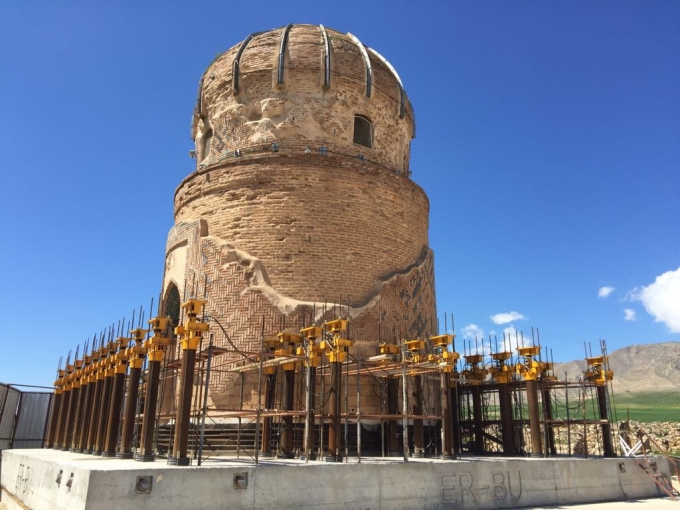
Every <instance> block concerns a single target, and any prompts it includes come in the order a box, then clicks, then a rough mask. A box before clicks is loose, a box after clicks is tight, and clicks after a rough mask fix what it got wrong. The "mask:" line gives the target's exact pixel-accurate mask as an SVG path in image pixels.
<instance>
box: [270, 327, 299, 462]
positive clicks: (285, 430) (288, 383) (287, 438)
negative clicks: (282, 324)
mask: <svg viewBox="0 0 680 510" xmlns="http://www.w3.org/2000/svg"><path fill="white" fill-rule="evenodd" d="M278 336H279V349H277V350H276V351H275V353H274V354H275V356H277V357H288V358H290V362H289V363H283V364H282V365H281V367H282V368H283V402H282V404H283V405H282V406H281V407H283V410H284V411H292V410H293V403H294V397H295V367H296V366H297V361H296V360H295V359H294V358H293V356H294V355H295V351H296V348H297V346H298V345H300V343H301V342H302V337H301V336H300V335H296V334H293V333H286V332H281V333H279V335H278ZM278 456H279V458H282V459H292V458H293V457H294V454H293V416H291V415H286V416H284V417H283V419H282V420H281V426H280V429H279V454H278Z"/></svg>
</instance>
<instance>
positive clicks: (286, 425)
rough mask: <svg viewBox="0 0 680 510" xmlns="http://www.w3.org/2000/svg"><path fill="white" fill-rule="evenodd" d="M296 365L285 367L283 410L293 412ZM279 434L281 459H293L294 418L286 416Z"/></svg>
mask: <svg viewBox="0 0 680 510" xmlns="http://www.w3.org/2000/svg"><path fill="white" fill-rule="evenodd" d="M295 366H296V365H295V364H286V365H284V366H283V406H282V407H283V410H284V411H292V410H293V404H294V397H295ZM281 423H282V425H281V430H280V433H279V455H278V456H279V458H282V459H292V458H293V416H292V415H285V416H283V418H282V420H281Z"/></svg>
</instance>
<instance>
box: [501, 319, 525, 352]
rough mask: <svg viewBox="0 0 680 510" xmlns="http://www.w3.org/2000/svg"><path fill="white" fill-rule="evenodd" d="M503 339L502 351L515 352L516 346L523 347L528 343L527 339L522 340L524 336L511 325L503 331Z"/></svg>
mask: <svg viewBox="0 0 680 510" xmlns="http://www.w3.org/2000/svg"><path fill="white" fill-rule="evenodd" d="M503 338H504V339H505V340H504V344H503V345H504V347H503V350H505V351H512V352H514V351H515V348H516V347H517V345H518V344H519V346H520V347H523V346H525V345H527V341H528V339H527V338H524V335H523V334H522V333H520V332H519V331H518V330H516V329H515V326H513V325H512V324H510V326H508V327H507V328H505V329H504V330H503ZM499 347H500V346H499Z"/></svg>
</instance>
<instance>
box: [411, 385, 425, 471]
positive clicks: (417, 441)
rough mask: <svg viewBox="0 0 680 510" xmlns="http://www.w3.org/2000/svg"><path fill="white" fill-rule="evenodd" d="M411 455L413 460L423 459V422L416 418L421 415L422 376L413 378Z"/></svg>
mask: <svg viewBox="0 0 680 510" xmlns="http://www.w3.org/2000/svg"><path fill="white" fill-rule="evenodd" d="M412 395H413V416H414V418H413V455H412V457H414V458H420V457H423V456H424V454H425V452H424V450H425V434H424V432H423V420H422V419H420V418H416V416H422V415H423V380H422V376H420V375H415V376H413V392H412Z"/></svg>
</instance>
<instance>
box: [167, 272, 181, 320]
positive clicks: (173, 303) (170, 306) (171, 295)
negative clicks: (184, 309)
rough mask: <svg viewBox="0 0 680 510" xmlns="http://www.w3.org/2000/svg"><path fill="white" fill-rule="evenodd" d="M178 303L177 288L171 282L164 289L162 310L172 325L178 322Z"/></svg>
mask: <svg viewBox="0 0 680 510" xmlns="http://www.w3.org/2000/svg"><path fill="white" fill-rule="evenodd" d="M180 305H181V303H180V297H179V289H178V288H177V285H175V284H174V283H171V284H170V286H169V287H168V289H167V290H166V291H165V302H164V304H163V310H164V313H165V315H166V316H167V317H170V320H172V325H173V327H174V326H177V325H178V324H179V311H180Z"/></svg>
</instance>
